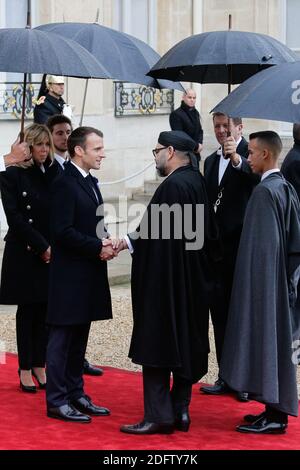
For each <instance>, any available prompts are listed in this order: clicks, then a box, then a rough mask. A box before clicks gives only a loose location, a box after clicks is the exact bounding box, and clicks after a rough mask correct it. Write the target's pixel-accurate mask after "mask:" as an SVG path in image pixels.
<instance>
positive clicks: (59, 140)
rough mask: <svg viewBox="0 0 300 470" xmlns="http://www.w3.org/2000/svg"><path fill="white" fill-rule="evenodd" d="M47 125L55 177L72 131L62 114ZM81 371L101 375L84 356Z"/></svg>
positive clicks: (61, 169) (62, 166) (65, 156)
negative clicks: (52, 149)
mask: <svg viewBox="0 0 300 470" xmlns="http://www.w3.org/2000/svg"><path fill="white" fill-rule="evenodd" d="M47 127H48V128H49V130H50V132H51V135H52V139H53V145H54V149H55V153H54V159H55V162H54V165H53V168H51V169H50V171H51V170H52V173H55V175H54V177H55V176H58V175H62V174H63V172H64V169H65V165H66V163H67V161H68V138H69V136H70V134H71V132H72V122H71V120H70V119H69V118H68V117H67V116H64V115H63V114H54V116H51V117H50V118H49V119H48V121H47ZM83 373H84V374H86V375H103V370H102V369H100V367H95V366H93V365H92V364H90V363H89V361H88V360H87V359H86V358H84V363H83Z"/></svg>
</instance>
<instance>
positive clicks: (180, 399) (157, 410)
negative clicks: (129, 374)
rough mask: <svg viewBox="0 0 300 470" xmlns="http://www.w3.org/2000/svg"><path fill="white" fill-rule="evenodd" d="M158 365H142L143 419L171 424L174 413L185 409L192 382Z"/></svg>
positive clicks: (189, 397)
mask: <svg viewBox="0 0 300 470" xmlns="http://www.w3.org/2000/svg"><path fill="white" fill-rule="evenodd" d="M171 372H172V371H171V370H170V369H165V368H160V367H146V366H144V367H143V385H144V419H145V421H149V422H151V423H159V424H173V423H174V421H175V417H176V414H180V413H181V412H182V411H187V410H188V407H189V404H190V401H191V395H192V383H191V382H189V381H187V380H186V379H184V378H182V377H179V376H178V375H177V374H176V372H173V385H172V389H171V390H170V379H171Z"/></svg>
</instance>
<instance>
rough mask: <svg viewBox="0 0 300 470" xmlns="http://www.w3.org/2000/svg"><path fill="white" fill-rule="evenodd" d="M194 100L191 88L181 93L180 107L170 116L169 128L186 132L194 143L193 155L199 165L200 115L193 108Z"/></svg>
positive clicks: (200, 144) (201, 141)
mask: <svg viewBox="0 0 300 470" xmlns="http://www.w3.org/2000/svg"><path fill="white" fill-rule="evenodd" d="M196 98H197V96H196V92H195V91H194V90H192V89H191V88H189V89H188V90H186V91H185V92H184V93H183V95H182V101H181V105H180V107H179V108H177V109H175V110H174V111H172V113H171V114H170V126H171V129H172V130H173V131H184V132H186V133H187V134H188V135H189V136H190V137H191V138H192V139H193V140H194V141H195V142H196V147H195V150H194V153H195V155H196V158H197V161H198V164H199V161H200V159H201V156H200V152H201V150H202V148H203V145H202V143H203V129H202V126H201V122H200V114H199V112H198V111H197V109H196V108H195V104H196Z"/></svg>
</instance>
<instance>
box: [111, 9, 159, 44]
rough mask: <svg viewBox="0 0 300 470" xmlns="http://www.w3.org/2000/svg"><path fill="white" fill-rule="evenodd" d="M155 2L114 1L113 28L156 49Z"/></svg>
mask: <svg viewBox="0 0 300 470" xmlns="http://www.w3.org/2000/svg"><path fill="white" fill-rule="evenodd" d="M156 8H157V0H115V1H114V28H115V29H117V30H119V31H122V32H124V33H128V34H132V36H135V37H137V38H139V39H141V40H142V41H145V42H146V43H148V44H149V45H150V46H151V47H153V48H154V49H156Z"/></svg>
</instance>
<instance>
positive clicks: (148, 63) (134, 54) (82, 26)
mask: <svg viewBox="0 0 300 470" xmlns="http://www.w3.org/2000/svg"><path fill="white" fill-rule="evenodd" d="M36 29H37V30H40V31H50V32H53V33H56V34H61V35H62V36H64V37H66V38H70V39H73V40H74V41H76V42H78V43H79V44H80V45H81V46H83V47H85V48H86V49H87V50H88V51H89V52H90V53H91V54H93V55H94V56H95V57H96V59H97V60H99V61H100V62H101V63H102V64H105V67H106V68H107V70H108V71H109V73H110V75H111V76H112V78H114V79H115V80H121V81H126V82H132V83H139V84H141V85H146V86H150V87H154V88H159V89H160V88H171V89H172V88H173V89H177V90H181V91H184V89H183V88H182V86H181V85H179V84H176V83H172V82H170V81H166V80H155V79H153V78H150V77H148V76H146V73H147V72H148V71H149V69H150V68H151V67H152V66H153V65H154V64H155V63H156V62H157V61H158V59H159V57H160V56H159V54H157V52H155V50H154V49H152V47H150V46H149V45H148V44H146V43H145V42H143V41H141V40H139V39H137V38H135V37H134V36H131V35H129V34H125V33H121V32H120V31H116V30H115V29H112V28H107V27H106V26H102V25H99V24H97V23H50V24H44V25H41V26H38V27H37V28H36Z"/></svg>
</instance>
